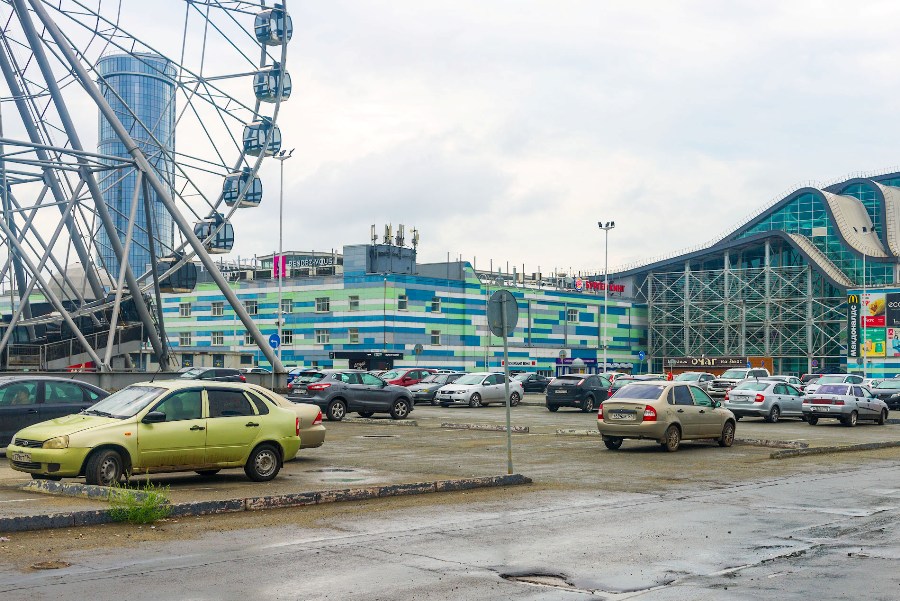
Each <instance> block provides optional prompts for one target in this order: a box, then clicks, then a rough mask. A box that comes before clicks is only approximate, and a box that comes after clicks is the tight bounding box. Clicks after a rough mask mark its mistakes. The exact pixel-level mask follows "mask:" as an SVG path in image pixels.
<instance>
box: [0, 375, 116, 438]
mask: <svg viewBox="0 0 900 601" xmlns="http://www.w3.org/2000/svg"><path fill="white" fill-rule="evenodd" d="M108 396H109V393H108V392H106V391H105V390H103V389H101V388H97V387H96V386H93V385H91V384H87V383H85V382H79V381H77V380H69V379H66V378H47V377H35V376H6V377H3V378H0V448H4V447H6V446H7V445H8V444H9V443H10V441H11V440H12V437H13V435H14V434H15V433H16V432H18V431H19V430H21V429H22V428H24V427H26V426H31V425H33V424H36V423H39V422H43V421H47V420H48V419H54V418H57V417H63V416H64V415H69V414H72V413H78V412H79V411H81V410H83V409H87V408H88V407H90V406H91V405H93V404H94V403H96V402H97V401H99V400H101V399H105V398H106V397H108Z"/></svg>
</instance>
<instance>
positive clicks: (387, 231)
mask: <svg viewBox="0 0 900 601" xmlns="http://www.w3.org/2000/svg"><path fill="white" fill-rule="evenodd" d="M392 232H393V227H391V224H389V223H388V224H385V226H384V243H385V244H387V245H388V246H390V245H391V244H393V241H392V240H391V234H392Z"/></svg>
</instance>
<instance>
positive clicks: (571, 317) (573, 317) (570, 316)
mask: <svg viewBox="0 0 900 601" xmlns="http://www.w3.org/2000/svg"><path fill="white" fill-rule="evenodd" d="M566 321H568V322H569V323H577V322H578V309H569V310H568V311H566Z"/></svg>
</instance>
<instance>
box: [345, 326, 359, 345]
mask: <svg viewBox="0 0 900 601" xmlns="http://www.w3.org/2000/svg"><path fill="white" fill-rule="evenodd" d="M347 332H348V333H349V334H350V344H359V328H349V329H348V330H347Z"/></svg>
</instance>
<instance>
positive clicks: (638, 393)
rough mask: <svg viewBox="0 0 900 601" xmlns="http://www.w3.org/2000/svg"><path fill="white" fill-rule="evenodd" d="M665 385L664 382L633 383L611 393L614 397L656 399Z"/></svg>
mask: <svg viewBox="0 0 900 601" xmlns="http://www.w3.org/2000/svg"><path fill="white" fill-rule="evenodd" d="M665 389H666V387H665V385H664V384H635V383H634V382H632V383H630V384H629V385H628V386H623V387H622V388H621V389H620V390H618V391H616V393H615V394H614V395H613V398H615V399H658V398H659V395H661V394H662V393H663V390H665Z"/></svg>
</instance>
